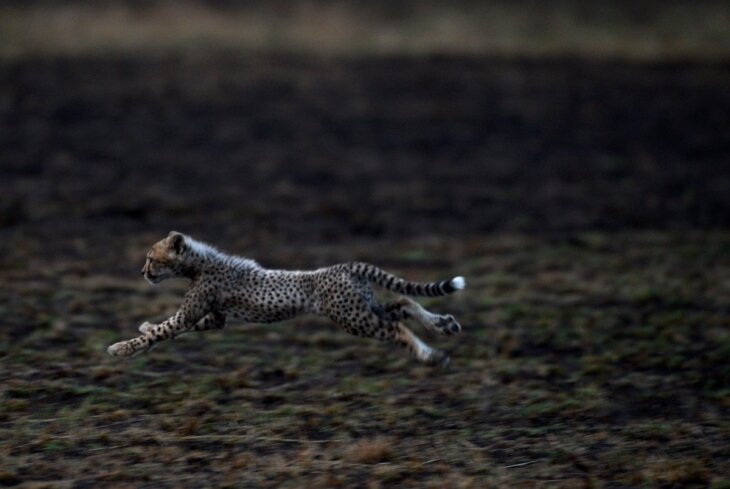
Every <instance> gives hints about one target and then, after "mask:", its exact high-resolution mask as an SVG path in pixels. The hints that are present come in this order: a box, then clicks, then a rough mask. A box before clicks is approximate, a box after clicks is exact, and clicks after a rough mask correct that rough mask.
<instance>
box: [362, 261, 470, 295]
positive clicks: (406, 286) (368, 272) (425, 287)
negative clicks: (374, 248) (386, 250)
mask: <svg viewBox="0 0 730 489" xmlns="http://www.w3.org/2000/svg"><path fill="white" fill-rule="evenodd" d="M351 267H352V272H353V273H354V274H355V275H356V276H358V277H361V278H364V279H367V280H369V281H370V282H372V283H375V284H377V285H379V286H381V287H384V288H386V289H388V290H392V291H393V292H397V293H399V294H403V295H420V296H426V297H435V296H439V295H447V294H451V293H453V292H456V291H457V290H461V289H463V288H464V287H465V286H466V282H465V281H464V277H454V278H452V279H451V280H442V281H440V282H429V283H419V282H409V281H407V280H404V279H402V278H399V277H396V276H395V275H392V274H390V273H388V272H386V271H385V270H381V269H380V268H378V267H376V266H374V265H370V264H369V263H352V264H351Z"/></svg>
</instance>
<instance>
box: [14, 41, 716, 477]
mask: <svg viewBox="0 0 730 489" xmlns="http://www.w3.org/2000/svg"><path fill="white" fill-rule="evenodd" d="M728 78H730V75H728V70H727V66H726V65H723V64H691V63H683V64H652V65H644V64H631V63H616V62H578V61H575V60H570V59H566V60H562V61H530V60H526V59H522V60H513V61H508V60H504V59H502V60H490V59H484V58H473V57H453V56H452V57H425V58H413V57H398V58H393V57H384V58H382V57H376V58H357V59H351V58H310V57H286V56H282V57H274V58H266V59H263V58H257V57H249V56H231V55H230V54H229V55H215V56H206V57H201V58H195V57H192V58H175V57H173V58H168V57H160V58H154V57H151V58H145V59H143V60H139V59H133V58H125V57H121V58H103V57H102V58H99V57H95V56H90V57H76V58H63V57H61V58H58V57H52V58H45V57H42V56H41V57H32V58H28V59H23V60H18V61H5V62H3V64H2V67H0V313H1V314H2V319H1V320H0V379H1V380H2V383H1V384H0V485H8V486H12V485H19V486H21V487H22V486H26V487H75V488H84V487H90V488H92V487H93V488H95V487H107V486H108V487H135V488H136V487H150V488H152V487H154V488H165V487H203V486H215V487H379V486H384V487H438V488H440V487H474V488H481V487H490V486H492V487H626V486H640V487H707V486H715V487H728V484H730V468H728V464H727V460H728V459H729V458H730V441H729V440H730V418H729V417H728V413H729V412H730V364H729V363H728V358H730V302H729V299H728V298H730V253H728V250H730V231H729V230H728V228H727V224H728V222H730V201H729V200H728V197H727V189H728V188H730V174H729V173H730V172H729V171H728V168H727V162H728V161H729V160H728V156H730V154H729V153H730V143H729V139H728V137H729V136H728V131H727V128H728V127H730V121H729V120H728V117H729V115H728V114H730V90H729V89H728V87H729V86H730V83H728V82H729V81H730V80H728ZM171 229H177V230H180V231H183V232H187V233H189V234H191V235H193V236H196V237H199V238H201V239H205V240H209V241H211V242H212V243H214V244H217V245H220V246H221V247H222V248H223V249H225V250H228V251H232V252H238V253H245V254H248V255H249V256H251V257H253V258H256V259H257V260H259V261H260V262H261V263H263V264H264V265H268V266H274V267H287V268H298V267H311V268H313V267H317V266H321V265H324V264H329V263H334V262H339V261H346V260H352V259H358V260H366V261H372V262H374V263H377V264H378V265H380V266H382V267H384V268H387V269H389V270H391V271H394V272H398V273H399V274H401V275H403V276H406V277H409V278H413V279H421V280H427V279H436V278H448V277H450V276H453V275H457V274H461V275H464V276H465V277H466V278H467V282H468V288H467V289H466V290H465V291H464V292H463V293H460V294H457V295H454V296H451V297H449V298H445V299H439V300H427V301H423V302H424V304H427V305H428V307H430V308H431V309H433V310H434V311H444V312H446V311H448V312H451V313H453V314H455V315H456V316H457V317H458V318H459V319H460V321H461V323H462V325H463V326H464V332H463V333H462V334H461V335H460V336H458V337H456V338H449V339H444V338H432V337H429V336H428V335H427V334H426V333H425V332H420V334H421V336H423V337H424V338H426V339H428V341H429V342H430V343H432V344H434V345H437V346H439V347H441V348H443V349H445V350H447V351H448V352H449V353H450V355H451V357H452V363H451V365H450V366H449V368H448V369H446V370H438V369H436V370H434V369H431V368H427V367H424V366H420V365H418V364H416V363H415V362H413V361H412V360H411V359H409V358H407V357H406V356H405V354H404V352H403V351H401V350H399V349H395V348H391V347H390V346H388V345H385V344H381V343H378V342H376V341H371V340H365V339H359V338H354V337H351V336H348V335H347V334H345V333H344V332H341V331H339V330H338V329H337V328H336V327H335V326H333V325H331V324H328V323H327V322H325V321H323V320H320V319H317V318H302V319H299V320H296V321H292V322H287V323H283V324H279V325H272V326H267V327H262V326H255V325H238V324H230V325H229V326H227V328H226V330H224V331H222V332H214V333H208V334H198V335H187V336H183V337H181V338H179V339H177V340H175V341H174V342H168V343H165V344H161V345H159V346H158V347H157V348H156V349H155V350H154V351H153V352H151V353H150V354H147V355H143V356H140V357H137V358H134V359H132V360H130V361H126V362H125V361H118V360H116V359H114V358H111V357H108V356H107V355H106V353H105V351H104V350H105V348H106V346H107V345H108V344H110V343H113V342H115V341H118V340H120V339H123V338H126V337H131V336H132V335H133V334H134V332H135V331H136V327H137V326H138V325H139V324H140V323H141V322H143V321H144V320H153V319H158V318H162V317H164V316H165V315H167V314H170V313H171V312H172V311H174V309H175V307H176V305H177V304H178V302H179V300H180V297H181V294H182V291H183V289H184V284H182V283H177V284H164V285H161V286H159V287H157V288H152V287H150V286H148V285H147V284H146V283H145V282H144V281H143V279H142V278H141V277H140V276H139V269H140V268H141V266H142V264H143V257H144V253H145V251H146V248H147V247H148V246H149V245H150V244H151V243H152V242H154V241H156V240H157V239H159V238H160V237H162V236H164V235H166V234H167V232H168V231H170V230H171Z"/></svg>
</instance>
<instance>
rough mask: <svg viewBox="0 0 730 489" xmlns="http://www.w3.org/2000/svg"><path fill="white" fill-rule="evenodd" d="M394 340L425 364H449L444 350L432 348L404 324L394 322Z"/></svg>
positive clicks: (443, 365)
mask: <svg viewBox="0 0 730 489" xmlns="http://www.w3.org/2000/svg"><path fill="white" fill-rule="evenodd" d="M394 327H395V330H396V333H395V342H396V343H399V344H401V345H404V346H405V347H406V348H408V350H409V351H410V352H411V353H412V354H413V355H414V356H415V357H416V358H417V359H418V360H419V361H421V362H423V363H425V364H426V365H440V366H442V367H446V366H447V365H448V364H449V356H448V355H447V354H446V352H444V351H442V350H438V349H436V348H432V347H430V346H428V345H427V344H426V343H424V342H423V341H422V340H421V339H420V338H419V337H418V336H416V335H415V334H413V332H412V331H411V330H410V329H408V328H407V327H406V326H403V325H402V324H400V323H395V326H394Z"/></svg>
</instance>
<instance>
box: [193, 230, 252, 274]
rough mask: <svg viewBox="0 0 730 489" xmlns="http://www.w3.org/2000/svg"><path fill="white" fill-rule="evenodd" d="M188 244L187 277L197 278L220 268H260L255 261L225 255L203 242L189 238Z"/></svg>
mask: <svg viewBox="0 0 730 489" xmlns="http://www.w3.org/2000/svg"><path fill="white" fill-rule="evenodd" d="M186 244H187V245H188V253H187V256H186V259H185V265H186V272H187V273H186V275H188V276H189V277H190V278H197V277H198V276H200V274H201V273H202V272H203V271H204V270H206V269H210V268H215V267H220V266H222V267H224V268H226V269H253V268H260V266H259V264H258V263H256V262H255V261H254V260H251V259H249V258H244V257H241V256H235V255H229V254H227V253H223V252H222V251H220V250H218V249H217V248H215V247H213V246H211V245H209V244H207V243H203V242H202V241H197V240H194V239H192V238H188V239H187V240H186Z"/></svg>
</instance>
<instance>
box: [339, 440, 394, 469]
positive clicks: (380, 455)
mask: <svg viewBox="0 0 730 489" xmlns="http://www.w3.org/2000/svg"><path fill="white" fill-rule="evenodd" d="M393 452H394V448H393V443H392V442H391V441H390V440H388V439H387V438H384V437H376V438H366V439H364V440H360V441H357V442H355V443H354V444H352V446H350V447H349V448H348V449H347V451H346V453H345V459H346V460H348V461H350V462H354V463H358V464H377V463H380V462H387V461H388V460H390V459H391V457H392V456H393Z"/></svg>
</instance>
